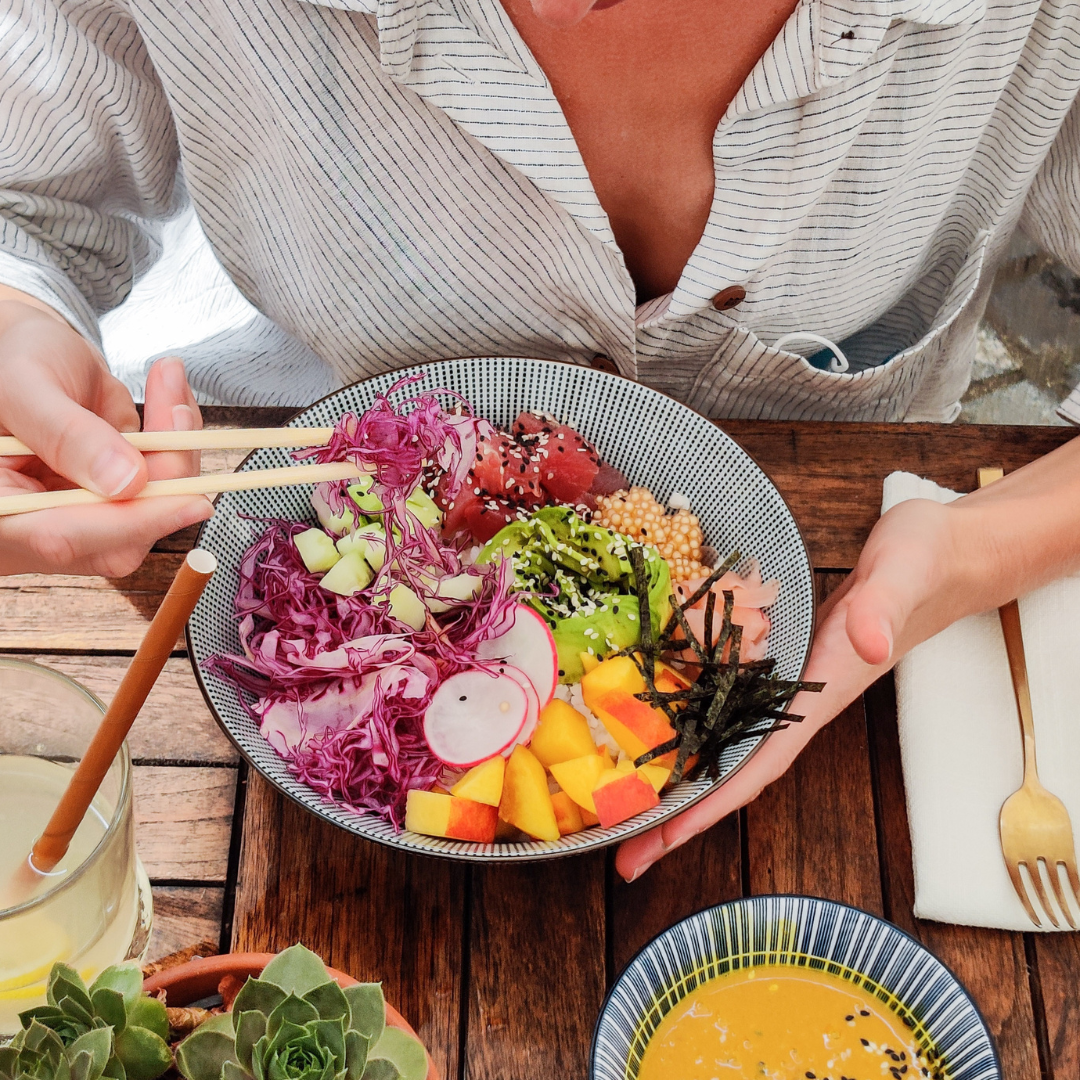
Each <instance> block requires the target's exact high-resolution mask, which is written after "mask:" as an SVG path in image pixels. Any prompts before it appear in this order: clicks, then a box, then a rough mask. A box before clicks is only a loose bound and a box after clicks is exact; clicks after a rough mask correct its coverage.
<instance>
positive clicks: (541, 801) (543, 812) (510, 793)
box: [499, 746, 559, 840]
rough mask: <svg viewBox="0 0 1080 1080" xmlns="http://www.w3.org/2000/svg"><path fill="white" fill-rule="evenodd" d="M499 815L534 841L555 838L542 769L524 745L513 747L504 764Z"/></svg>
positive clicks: (545, 779)
mask: <svg viewBox="0 0 1080 1080" xmlns="http://www.w3.org/2000/svg"><path fill="white" fill-rule="evenodd" d="M499 816H500V817H502V818H503V819H504V820H505V821H509V822H510V823H511V824H512V825H516V826H517V827H518V828H519V829H520V830H521V831H522V832H524V833H528V834H529V836H532V837H535V838H536V839H537V840H558V839H559V826H558V825H557V824H556V822H555V810H554V808H553V807H552V805H551V795H550V794H548V784H547V774H546V773H545V772H544V766H543V765H541V764H540V762H539V761H537V759H536V756H535V755H534V754H533V753H532V752H531V751H529V750H528V749H526V748H525V747H524V746H515V747H514V752H513V753H512V754H511V755H510V760H509V761H508V762H507V763H506V775H505V777H504V779H503V792H502V802H501V803H500V804H499Z"/></svg>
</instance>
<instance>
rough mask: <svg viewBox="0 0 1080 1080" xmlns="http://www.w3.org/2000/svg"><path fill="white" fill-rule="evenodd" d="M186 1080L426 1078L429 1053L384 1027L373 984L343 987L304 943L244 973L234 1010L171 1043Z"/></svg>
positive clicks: (379, 997)
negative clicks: (255, 972) (258, 970)
mask: <svg viewBox="0 0 1080 1080" xmlns="http://www.w3.org/2000/svg"><path fill="white" fill-rule="evenodd" d="M176 1064H177V1068H179V1070H180V1072H181V1073H182V1074H183V1075H184V1076H185V1077H187V1080H424V1077H425V1076H426V1074H427V1054H426V1053H425V1051H424V1048H423V1047H422V1046H421V1045H420V1043H418V1042H417V1041H416V1040H415V1039H413V1038H412V1037H411V1036H409V1035H408V1034H406V1033H405V1032H404V1031H400V1030H398V1029H397V1028H387V1027H386V1002H385V1001H384V999H383V994H382V987H381V986H380V985H379V984H378V983H361V984H359V985H357V986H350V987H347V988H346V989H344V990H343V989H342V988H341V987H339V986H338V984H337V983H336V982H334V981H333V979H331V978H330V977H329V975H327V973H326V967H325V966H324V964H323V962H322V961H321V960H320V959H319V957H318V956H316V955H315V954H314V953H313V952H311V951H310V950H308V949H305V948H304V947H303V946H302V945H294V946H293V947H292V948H290V949H286V950H285V951H284V952H282V953H279V954H278V955H277V956H275V957H274V959H273V960H271V961H270V963H269V964H267V965H266V967H265V968H264V969H263V972H262V975H261V976H260V977H259V978H257V979H252V978H249V979H248V981H247V982H246V983H245V984H244V985H243V987H241V989H240V992H239V993H238V994H237V995H236V998H235V999H234V1001H233V1006H232V1012H231V1013H222V1014H221V1015H219V1016H214V1017H212V1018H211V1019H209V1020H207V1021H206V1023H204V1024H202V1025H201V1026H200V1027H199V1028H198V1029H197V1030H196V1031H194V1032H192V1033H191V1035H189V1036H188V1037H187V1038H186V1039H185V1040H184V1041H183V1042H182V1043H181V1044H180V1045H179V1046H178V1047H177V1048H176Z"/></svg>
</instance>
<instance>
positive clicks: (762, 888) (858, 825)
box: [746, 574, 882, 914]
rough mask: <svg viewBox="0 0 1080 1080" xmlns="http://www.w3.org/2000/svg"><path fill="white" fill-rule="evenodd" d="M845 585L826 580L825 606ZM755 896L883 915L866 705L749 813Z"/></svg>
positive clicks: (852, 711)
mask: <svg viewBox="0 0 1080 1080" xmlns="http://www.w3.org/2000/svg"><path fill="white" fill-rule="evenodd" d="M842 580H843V578H842V576H841V575H839V574H819V575H818V587H819V593H820V596H821V598H822V599H824V597H825V596H827V595H828V593H829V592H831V591H832V589H834V588H836V587H837V586H838V585H839V584H840V582H841V581H842ZM746 818H747V836H748V849H749V855H750V888H751V892H753V893H773V892H777V893H788V892H791V893H809V894H810V895H812V896H826V897H829V898H830V899H833V900H841V901H843V902H844V903H846V904H853V905H854V906H855V907H860V908H864V909H866V910H867V911H872V912H874V913H875V914H880V912H881V910H882V904H881V879H880V875H879V871H878V860H877V834H876V830H875V825H874V804H873V795H872V792H871V787H870V756H869V751H868V747H867V740H866V722H865V717H864V713H863V707H862V702H858V701H857V702H855V703H854V704H852V705H850V706H849V707H848V708H847V709H845V710H844V712H842V713H841V714H840V715H839V716H838V717H837V718H836V719H835V720H833V722H832V723H831V724H829V725H828V726H827V727H825V728H824V729H823V730H822V731H821V732H819V733H818V734H817V735H816V736H815V737H814V739H813V740H812V741H811V742H810V744H809V745H808V746H807V748H806V749H805V750H804V751H803V752H802V753H801V754H800V755H799V757H798V758H797V759H796V761H795V763H794V765H792V767H791V768H790V769H788V771H787V772H786V773H785V774H784V775H783V776H782V777H781V778H780V779H779V780H778V781H776V782H775V783H773V784H771V785H770V786H769V787H767V788H766V789H765V791H764V792H762V794H761V795H760V796H759V797H758V798H757V799H756V800H755V801H754V802H752V803H750V805H749V806H748V807H747V811H746Z"/></svg>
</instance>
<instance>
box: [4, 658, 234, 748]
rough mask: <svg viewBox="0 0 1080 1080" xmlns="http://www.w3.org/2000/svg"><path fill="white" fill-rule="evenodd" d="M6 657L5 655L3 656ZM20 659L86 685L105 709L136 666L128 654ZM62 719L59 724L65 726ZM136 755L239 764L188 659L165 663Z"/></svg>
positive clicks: (135, 732)
mask: <svg viewBox="0 0 1080 1080" xmlns="http://www.w3.org/2000/svg"><path fill="white" fill-rule="evenodd" d="M0 655H2V654H0ZM15 659H19V660H32V661H34V662H35V663H38V664H44V665H45V666H46V667H49V668H52V669H54V670H55V671H60V672H63V673H64V674H65V675H67V676H68V677H69V678H72V679H74V680H75V681H76V682H78V683H81V684H82V685H83V686H85V687H86V688H87V689H88V690H90V691H92V692H93V693H95V694H97V696H98V697H100V698H101V700H102V701H104V702H105V704H106V705H108V704H109V702H110V701H111V700H112V697H113V694H114V693H116V688H117V686H119V684H120V680H121V679H122V678H123V676H124V673H125V672H126V671H127V669H128V665H129V663H130V662H131V661H130V658H129V657H126V656H79V655H55V654H50V653H44V654H40V653H39V654H32V655H29V656H28V655H26V654H20V655H19V656H18V657H15ZM66 720H67V717H66V716H63V715H60V716H57V717H56V718H55V720H54V726H56V727H60V726H62V725H64V723H65V722H66ZM128 746H129V747H130V749H131V756H132V757H133V758H134V759H135V760H136V761H138V762H139V763H140V764H146V765H153V764H170V763H178V762H184V763H199V764H202V763H206V764H210V763H214V764H225V763H229V762H235V761H236V760H237V759H238V757H239V755H238V754H237V752H236V750H235V748H234V747H233V745H232V743H231V742H229V740H228V738H227V737H226V736H225V734H224V733H223V732H222V730H221V728H219V727H218V725H217V723H216V722H215V720H214V718H213V717H212V716H211V715H210V710H209V709H207V707H206V703H205V702H204V701H203V696H202V694H201V693H200V692H199V688H198V686H197V685H196V683H195V676H194V674H193V673H192V670H191V664H190V663H189V662H188V660H187V658H186V657H173V658H172V659H170V660H167V661H166V663H165V669H164V670H163V671H162V673H161V675H160V677H159V678H158V681H157V682H156V683H155V685H154V688H153V690H151V691H150V696H149V697H148V698H147V699H146V704H145V705H144V706H143V708H142V711H141V712H140V713H139V717H138V719H137V720H136V721H135V726H134V727H133V728H132V729H131V734H130V735H128Z"/></svg>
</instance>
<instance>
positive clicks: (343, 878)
mask: <svg viewBox="0 0 1080 1080" xmlns="http://www.w3.org/2000/svg"><path fill="white" fill-rule="evenodd" d="M243 837H244V838H243V844H242V847H241V853H240V865H239V871H238V874H237V889H236V905H235V910H234V914H233V943H232V947H233V949H234V950H235V951H242V950H253V951H258V952H264V951H273V950H277V949H282V948H285V947H286V946H288V945H292V944H293V943H294V942H296V941H300V940H302V941H303V942H304V944H305V945H307V946H308V947H309V948H311V949H314V950H315V951H316V952H318V953H319V954H320V955H321V956H322V957H323V958H324V959H325V960H326V961H327V963H329V964H331V965H332V966H333V967H336V968H338V969H339V970H341V971H345V972H348V974H350V975H352V976H354V977H355V978H357V979H361V980H365V981H368V980H370V981H376V982H377V981H381V982H382V983H383V987H384V990H385V992H386V997H387V1000H388V1001H390V1002H392V1003H393V1005H394V1006H395V1007H396V1008H397V1009H398V1010H399V1011H400V1012H401V1013H402V1014H403V1015H404V1016H405V1018H406V1019H407V1020H408V1021H409V1023H411V1024H412V1025H413V1027H415V1028H416V1030H417V1032H418V1033H419V1035H420V1037H421V1038H422V1039H423V1040H424V1042H425V1043H426V1044H427V1047H428V1049H429V1050H430V1052H431V1056H432V1057H433V1058H434V1059H435V1063H436V1065H437V1066H438V1068H439V1071H440V1075H442V1076H444V1077H447V1078H449V1077H454V1076H456V1075H457V1072H458V1026H459V1025H458V1018H459V1010H460V996H461V993H462V986H461V978H462V969H463V963H462V925H463V920H464V918H465V911H464V901H465V868H464V867H462V866H455V865H452V864H450V863H447V862H442V861H439V860H435V859H428V858H421V857H418V856H409V855H405V854H403V853H401V852H397V851H393V850H391V849H389V848H385V847H380V846H378V845H375V844H369V843H367V842H365V841H363V840H361V839H359V838H358V837H355V836H352V835H351V834H349V833H346V832H344V831H343V830H341V829H337V828H335V827H334V826H332V825H329V824H327V823H326V822H323V821H321V820H320V819H318V818H316V817H314V816H313V815H312V814H309V813H307V812H305V811H304V810H303V809H301V808H300V807H298V806H296V805H295V804H294V803H291V802H289V801H288V800H287V799H285V798H284V797H283V796H281V795H279V794H278V793H277V792H276V791H275V790H274V789H273V788H272V787H271V786H270V785H269V784H268V783H267V782H266V781H265V780H263V779H262V778H261V777H259V776H258V775H257V774H252V775H251V779H250V781H249V785H248V791H247V796H246V798H245V801H244V833H243Z"/></svg>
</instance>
